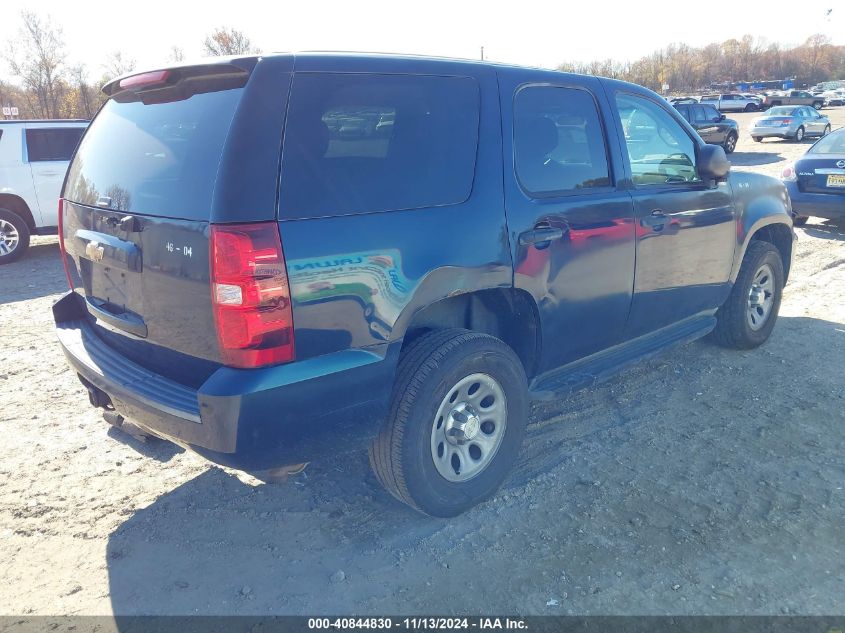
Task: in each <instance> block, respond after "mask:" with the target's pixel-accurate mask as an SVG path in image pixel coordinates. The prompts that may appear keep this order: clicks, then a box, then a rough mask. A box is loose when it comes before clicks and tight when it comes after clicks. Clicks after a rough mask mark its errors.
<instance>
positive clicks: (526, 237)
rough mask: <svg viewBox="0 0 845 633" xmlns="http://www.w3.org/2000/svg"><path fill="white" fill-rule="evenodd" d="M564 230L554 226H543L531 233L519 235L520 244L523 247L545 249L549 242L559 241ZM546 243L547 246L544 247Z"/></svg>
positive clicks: (526, 232) (532, 230)
mask: <svg viewBox="0 0 845 633" xmlns="http://www.w3.org/2000/svg"><path fill="white" fill-rule="evenodd" d="M563 234H564V230H563V229H559V228H557V227H554V226H541V227H537V228H534V229H531V230H530V231H525V232H524V233H520V234H519V243H520V244H521V245H522V246H530V245H532V244H534V245H537V248H545V247H546V246H548V242H551V241H552V240H559V239H561V238H562V237H563ZM544 243H545V245H544Z"/></svg>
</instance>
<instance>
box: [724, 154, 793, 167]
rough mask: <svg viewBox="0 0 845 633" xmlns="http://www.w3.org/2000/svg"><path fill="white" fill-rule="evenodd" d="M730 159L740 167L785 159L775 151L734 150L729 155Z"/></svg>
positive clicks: (768, 163)
mask: <svg viewBox="0 0 845 633" xmlns="http://www.w3.org/2000/svg"><path fill="white" fill-rule="evenodd" d="M728 160H729V161H731V164H732V165H736V166H738V167H752V166H755V165H770V164H772V163H778V162H780V161H782V160H783V156H781V155H780V154H777V153H775V152H734V153H733V154H731V155H729V156H728Z"/></svg>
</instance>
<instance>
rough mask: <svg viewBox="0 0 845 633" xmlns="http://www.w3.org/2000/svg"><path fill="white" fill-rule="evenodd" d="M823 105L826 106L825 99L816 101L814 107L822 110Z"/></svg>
mask: <svg viewBox="0 0 845 633" xmlns="http://www.w3.org/2000/svg"><path fill="white" fill-rule="evenodd" d="M823 106H824V102H823V101H815V102H814V103H813V107H814V108H815V109H816V110H821V109H822V107H823Z"/></svg>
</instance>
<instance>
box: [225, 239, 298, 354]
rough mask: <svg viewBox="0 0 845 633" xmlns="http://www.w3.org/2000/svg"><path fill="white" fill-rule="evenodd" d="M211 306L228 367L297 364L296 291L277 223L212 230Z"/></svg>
mask: <svg viewBox="0 0 845 633" xmlns="http://www.w3.org/2000/svg"><path fill="white" fill-rule="evenodd" d="M211 301H212V303H213V304H214V321H215V324H216V326H217V340H218V341H219V344H220V353H221V356H222V358H223V363H224V364H226V365H230V366H232V367H245V368H249V367H261V366H264V365H273V364H276V363H284V362H288V361H292V360H293V358H294V348H293V311H292V310H291V303H290V286H289V285H288V275H287V270H286V269H285V257H284V254H283V253H282V242H281V239H280V237H279V227H278V225H277V224H276V223H275V222H268V223H261V224H220V225H214V226H212V227H211Z"/></svg>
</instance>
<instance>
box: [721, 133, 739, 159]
mask: <svg viewBox="0 0 845 633" xmlns="http://www.w3.org/2000/svg"><path fill="white" fill-rule="evenodd" d="M736 141H737V135H736V134H734V133H733V132H731V133H730V134H728V137H727V138H726V139H725V143H724V145H722V148H723V149H724V150H725V154H733V152H734V150H735V149H736Z"/></svg>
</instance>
